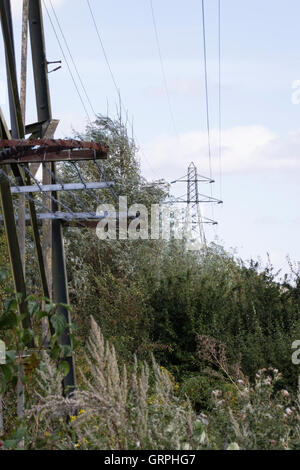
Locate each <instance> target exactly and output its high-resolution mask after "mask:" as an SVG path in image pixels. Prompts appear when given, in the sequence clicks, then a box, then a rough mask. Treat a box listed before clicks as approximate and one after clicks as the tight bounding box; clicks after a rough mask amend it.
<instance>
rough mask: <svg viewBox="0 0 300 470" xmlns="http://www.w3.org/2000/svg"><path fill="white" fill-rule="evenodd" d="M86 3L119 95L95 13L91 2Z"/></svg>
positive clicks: (87, 0)
mask: <svg viewBox="0 0 300 470" xmlns="http://www.w3.org/2000/svg"><path fill="white" fill-rule="evenodd" d="M86 2H87V4H88V8H89V10H90V14H91V17H92V21H93V23H94V26H95V30H96V34H97V36H98V39H99V43H100V46H101V49H102V52H103V55H104V58H105V62H106V64H107V67H108V70H109V73H110V76H111V79H112V81H113V83H114V85H115V88H116V90H117V93H118V95H119V96H120V90H119V87H118V85H117V82H116V79H115V76H114V74H113V71H112V68H111V66H110V62H109V60H108V56H107V54H106V51H105V47H104V44H103V41H102V39H101V35H100V31H99V28H98V26H97V23H96V19H95V15H94V13H93V10H92V7H91V4H90V1H89V0H86Z"/></svg>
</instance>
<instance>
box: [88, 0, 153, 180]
mask: <svg viewBox="0 0 300 470" xmlns="http://www.w3.org/2000/svg"><path fill="white" fill-rule="evenodd" d="M86 2H87V5H88V9H89V11H90V15H91V18H92V21H93V25H94V28H95V31H96V34H97V37H98V41H99V44H100V47H101V50H102V53H103V55H104V59H105V62H106V65H107V67H108V70H109V73H110V76H111V79H112V82H113V84H114V87H115V89H116V91H117V93H118V97H119V101H120V108H121V109H123V111H124V113H125V114H127V110H126V108H125V106H124V103H123V101H122V98H121V93H120V88H119V87H118V84H117V80H116V78H115V75H114V73H113V71H112V67H111V65H110V61H109V58H108V54H107V52H106V50H105V47H104V43H103V40H102V38H101V34H100V30H99V28H98V26H97V22H96V18H95V15H94V13H93V9H92V6H91V4H90V1H89V0H86ZM129 121H130V120H129ZM132 134H133V137H134V140H135V141H136V143H137V144H138V147H139V148H140V144H139V141H138V138H137V136H136V134H135V133H134V132H133V133H132ZM142 157H143V158H144V159H145V161H146V162H147V164H148V166H149V168H150V170H151V171H152V173H153V174H154V175H155V176H156V177H158V178H159V176H158V175H157V174H156V172H155V170H154V169H153V167H152V165H151V164H150V162H149V159H148V158H147V157H146V155H145V154H143V155H142ZM159 179H160V178H159Z"/></svg>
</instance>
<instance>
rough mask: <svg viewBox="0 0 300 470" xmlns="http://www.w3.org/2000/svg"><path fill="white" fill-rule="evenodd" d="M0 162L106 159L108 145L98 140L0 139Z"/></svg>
mask: <svg viewBox="0 0 300 470" xmlns="http://www.w3.org/2000/svg"><path fill="white" fill-rule="evenodd" d="M0 147H3V150H2V151H1V152H0V164H6V163H38V162H40V163H42V162H43V161H47V162H56V161H64V160H93V159H106V158H107V153H108V147H107V146H105V145H103V144H101V143H98V142H83V141H78V140H72V139H71V140H61V139H57V140H55V139H28V140H23V139H21V140H16V139H6V140H1V141H0Z"/></svg>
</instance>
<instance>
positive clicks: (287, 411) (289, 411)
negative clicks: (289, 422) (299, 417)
mask: <svg viewBox="0 0 300 470" xmlns="http://www.w3.org/2000/svg"><path fill="white" fill-rule="evenodd" d="M284 412H285V414H286V415H287V416H290V415H291V414H292V413H293V410H291V408H286V409H285V410H284Z"/></svg>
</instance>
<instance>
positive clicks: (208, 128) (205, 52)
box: [202, 0, 212, 178]
mask: <svg viewBox="0 0 300 470" xmlns="http://www.w3.org/2000/svg"><path fill="white" fill-rule="evenodd" d="M202 32H203V56H204V78H205V100H206V127H207V144H208V157H209V171H210V175H209V176H210V178H212V164H211V143H210V119H209V99H208V78H207V50H206V28H205V11H204V0H202Z"/></svg>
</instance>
